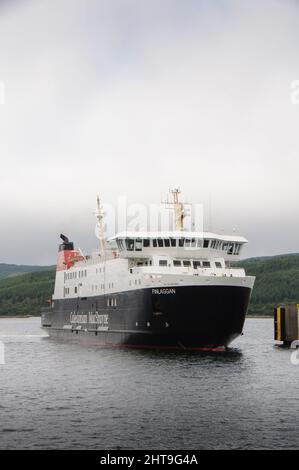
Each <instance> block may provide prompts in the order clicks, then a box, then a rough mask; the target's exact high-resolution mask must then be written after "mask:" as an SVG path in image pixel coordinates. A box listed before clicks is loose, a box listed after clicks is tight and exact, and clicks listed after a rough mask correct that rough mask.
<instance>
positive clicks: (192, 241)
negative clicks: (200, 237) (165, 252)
mask: <svg viewBox="0 0 299 470" xmlns="http://www.w3.org/2000/svg"><path fill="white" fill-rule="evenodd" d="M191 246H192V248H195V247H196V240H195V238H192V240H191Z"/></svg>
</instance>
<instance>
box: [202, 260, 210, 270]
mask: <svg viewBox="0 0 299 470" xmlns="http://www.w3.org/2000/svg"><path fill="white" fill-rule="evenodd" d="M202 265H203V267H204V268H210V267H211V263H210V261H203V262H202Z"/></svg>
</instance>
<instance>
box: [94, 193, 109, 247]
mask: <svg viewBox="0 0 299 470" xmlns="http://www.w3.org/2000/svg"><path fill="white" fill-rule="evenodd" d="M95 214H96V218H97V221H98V225H99V229H100V233H99V241H100V243H99V251H100V256H103V255H104V254H105V249H106V243H105V236H104V225H103V219H104V214H103V208H102V206H101V200H100V196H99V195H97V209H96V213H95Z"/></svg>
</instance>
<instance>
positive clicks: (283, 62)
mask: <svg viewBox="0 0 299 470" xmlns="http://www.w3.org/2000/svg"><path fill="white" fill-rule="evenodd" d="M298 25H299V3H298V2H297V1H295V0H294V1H291V0H263V1H261V0H214V1H213V0H84V1H83V0H19V1H17V0H9V1H4V0H2V1H0V82H1V83H2V90H3V86H4V87H5V97H4V98H5V101H4V103H3V104H1V105H0V157H1V173H0V181H1V187H0V214H1V245H0V262H14V263H30V264H35V263H40V264H48V263H54V262H55V259H56V251H57V244H58V242H59V240H58V235H59V234H60V232H65V233H66V234H67V235H69V236H70V238H72V239H74V241H75V242H76V243H78V244H79V245H80V247H81V248H82V249H83V250H84V251H87V252H89V251H91V249H93V248H94V247H95V246H96V239H95V235H94V215H93V211H94V207H95V197H96V194H97V193H100V195H101V197H102V199H103V200H104V201H106V202H108V203H112V204H113V203H116V201H117V198H118V197H119V196H120V195H126V196H127V197H128V201H129V202H131V203H133V202H137V203H156V202H159V201H160V200H161V196H162V195H165V194H166V192H167V190H168V188H169V187H173V186H180V187H181V189H182V191H183V195H184V198H185V199H187V200H189V201H193V202H196V203H201V202H202V203H204V205H205V206H204V207H205V216H206V221H205V224H206V228H207V229H213V230H215V231H217V230H225V231H227V232H231V231H232V229H233V228H236V229H237V231H238V233H240V234H242V235H244V236H245V237H247V238H248V239H249V242H250V243H249V244H248V247H247V248H246V251H245V253H244V256H246V257H249V256H259V255H270V254H278V253H286V252H299V236H298V235H299V217H298V215H299V214H298V212H299V211H298V205H299V133H298V131H299V129H298V126H299V104H298V105H296V104H294V103H292V100H291V84H292V83H293V82H294V81H295V80H299V28H298Z"/></svg>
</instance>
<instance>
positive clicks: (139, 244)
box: [135, 238, 142, 251]
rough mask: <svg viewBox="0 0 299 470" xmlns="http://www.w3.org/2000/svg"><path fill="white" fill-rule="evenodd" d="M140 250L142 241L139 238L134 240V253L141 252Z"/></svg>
mask: <svg viewBox="0 0 299 470" xmlns="http://www.w3.org/2000/svg"><path fill="white" fill-rule="evenodd" d="M141 250H142V240H141V239H140V238H137V239H136V240H135V251H141Z"/></svg>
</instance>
